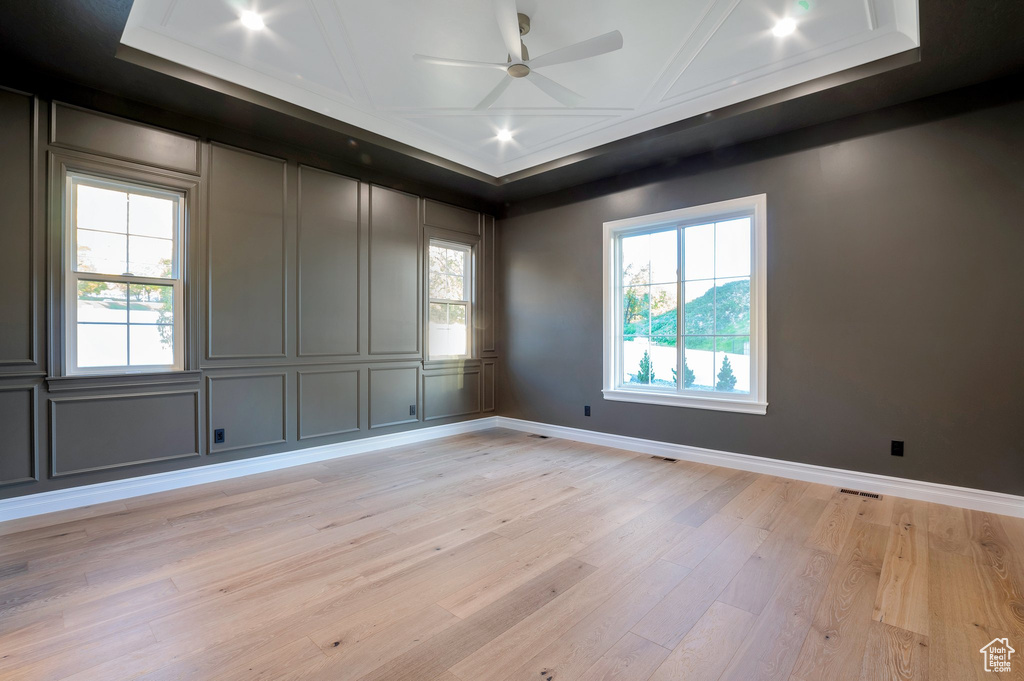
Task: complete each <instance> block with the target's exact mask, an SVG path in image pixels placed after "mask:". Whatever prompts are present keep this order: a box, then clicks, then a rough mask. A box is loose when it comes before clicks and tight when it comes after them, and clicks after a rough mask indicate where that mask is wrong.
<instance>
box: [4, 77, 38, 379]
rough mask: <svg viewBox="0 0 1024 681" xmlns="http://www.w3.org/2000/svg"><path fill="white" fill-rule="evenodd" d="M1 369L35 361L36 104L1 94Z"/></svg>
mask: <svg viewBox="0 0 1024 681" xmlns="http://www.w3.org/2000/svg"><path fill="white" fill-rule="evenodd" d="M0 121H2V122H3V123H4V124H3V125H0V153H2V154H3V156H2V162H0V187H3V200H2V201H0V291H4V292H6V293H5V294H4V295H0V366H4V367H12V366H19V365H20V366H24V365H31V364H33V363H34V352H35V338H34V336H35V331H36V325H35V321H34V317H33V315H34V314H35V304H36V290H37V289H36V286H35V280H34V277H33V271H32V269H33V264H34V258H33V257H32V255H33V250H34V244H35V240H34V238H33V228H34V222H35V220H34V215H33V211H34V210H35V191H34V189H35V183H36V172H35V169H36V162H37V157H36V148H35V134H36V130H35V121H36V110H35V100H34V99H33V98H32V97H31V96H29V95H25V94H22V93H19V92H11V91H9V90H0Z"/></svg>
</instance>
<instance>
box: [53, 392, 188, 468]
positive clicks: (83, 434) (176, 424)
mask: <svg viewBox="0 0 1024 681" xmlns="http://www.w3.org/2000/svg"><path fill="white" fill-rule="evenodd" d="M49 403H50V405H49V406H50V409H49V418H50V476H51V477H54V478H58V477H64V476H68V475H75V474H77V473H89V472H93V471H104V470H112V469H115V468H126V467H130V466H134V465H136V464H141V463H153V462H159V461H167V460H170V459H182V458H191V457H197V456H199V391H198V390H192V391H188V392H167V393H148V394H147V393H127V394H121V395H82V396H79V395H75V396H73V397H53V398H51V399H50V400H49Z"/></svg>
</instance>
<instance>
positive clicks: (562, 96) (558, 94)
mask: <svg viewBox="0 0 1024 681" xmlns="http://www.w3.org/2000/svg"><path fill="white" fill-rule="evenodd" d="M527 78H528V79H529V80H530V81H531V82H532V83H533V84H534V85H536V86H537V87H539V88H540V89H541V90H543V91H544V93H545V94H547V95H548V96H550V97H552V98H553V99H555V100H557V101H558V102H559V103H560V104H562V105H563V106H567V107H569V108H572V107H574V106H576V105H577V104H579V103H580V102H582V101H583V97H582V96H581V95H578V94H576V93H575V92H573V91H572V90H570V89H569V88H567V87H565V86H564V85H559V84H558V83H556V82H555V81H553V80H551V79H550V78H548V77H547V76H542V75H540V74H539V73H537V72H536V71H530V75H529V76H527Z"/></svg>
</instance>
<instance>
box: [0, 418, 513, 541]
mask: <svg viewBox="0 0 1024 681" xmlns="http://www.w3.org/2000/svg"><path fill="white" fill-rule="evenodd" d="M493 427H494V417H493V416H488V417H485V418H481V419H474V420H472V421H460V422H459V423H450V424H446V425H442V426H429V427H426V428H416V429H414V430H406V431H403V432H401V433H390V434H387V435H376V436H372V437H365V438H362V439H359V440H350V441H348V442H339V443H336V444H330V445H322V446H319V447H307V448H305V449H297V450H293V451H290V452H281V453H279V454H267V455H266V456H257V457H253V458H251V459H241V460H239V461H225V462H223V463H212V464H209V465H206V466H197V467H195V468H186V469H184V470H180V471H169V472H167V473H155V474H153V475H143V476H139V477H137V478H128V479H127V480H113V481H111V482H100V483H96V484H92V485H83V486H81V487H71V488H69V489H60V490H54V491H52V492H40V493H39V494H29V495H26V496H23V497H15V498H13V499H2V500H0V522H3V521H5V520H15V519H17V518H27V517H29V516H34V515H40V514H43V513H52V512H54V511H65V510H67V509H70V508H81V507H83V506H91V505H93V504H101V503H104V502H107V501H120V500H122V499H129V498H131V497H140V496H143V495H145V494H153V493H154V492H165V491H167V490H172V489H179V488H181V487H191V486H192V485H202V484H204V483H207V482H217V481H218V480H228V479H230V478H239V477H242V476H244V475H252V474H253V473H265V472H267V471H276V470H280V469H282V468H291V467H292V466H301V465H302V464H307V463H316V462H318V461H327V460H328V459H337V458H340V457H343V456H352V455H353V454H363V453H365V452H372V451H376V450H378V449H386V448H388V447H400V446H402V445H409V444H415V443H417V442H426V441H428V440H436V439H438V438H442V437H449V436H452V435H461V434H463V433H472V432H476V431H480V430H487V429H488V428H493Z"/></svg>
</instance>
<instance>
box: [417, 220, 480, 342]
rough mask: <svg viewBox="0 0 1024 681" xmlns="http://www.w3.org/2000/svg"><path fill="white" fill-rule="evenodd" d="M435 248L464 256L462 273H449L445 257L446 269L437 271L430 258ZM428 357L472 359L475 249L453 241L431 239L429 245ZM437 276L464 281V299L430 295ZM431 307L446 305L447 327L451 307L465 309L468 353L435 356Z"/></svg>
mask: <svg viewBox="0 0 1024 681" xmlns="http://www.w3.org/2000/svg"><path fill="white" fill-rule="evenodd" d="M433 248H442V249H445V250H447V251H457V252H459V253H461V254H462V272H449V271H448V258H447V256H446V257H445V260H444V268H443V269H442V270H441V271H438V270H435V269H434V268H433V267H432V266H431V265H432V260H431V258H430V251H431V249H433ZM427 265H428V271H427V357H428V358H430V359H465V358H467V357H471V356H472V354H473V343H472V341H473V337H472V333H473V324H472V315H473V305H472V290H471V283H472V272H473V247H472V246H469V245H467V244H460V243H456V242H452V241H445V240H443V239H430V240H429V242H428V244H427ZM435 274H439V275H442V276H458V277H460V278H461V279H462V298H460V299H454V298H435V297H433V296H432V295H430V293H431V291H432V288H431V286H430V284H431V277H432V276H433V275H435ZM431 305H444V306H445V320H446V326H449V327H450V326H451V307H452V306H453V305H457V306H460V307H464V308H465V310H466V352H465V353H463V354H461V355H440V354H434V353H432V352H431V351H430V331H429V330H430V325H431V324H432V322H431V320H430V306H431Z"/></svg>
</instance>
